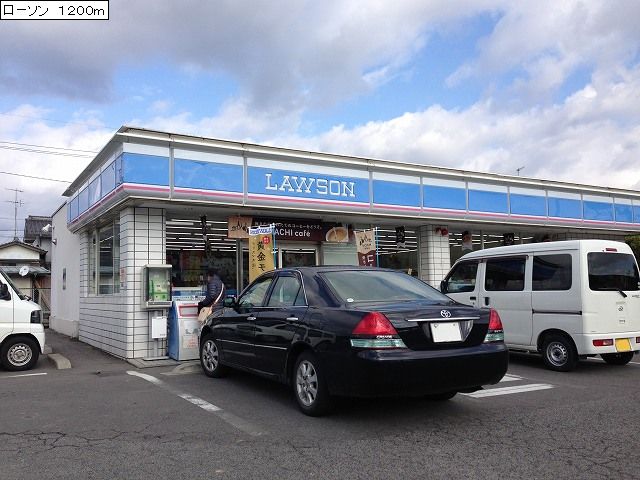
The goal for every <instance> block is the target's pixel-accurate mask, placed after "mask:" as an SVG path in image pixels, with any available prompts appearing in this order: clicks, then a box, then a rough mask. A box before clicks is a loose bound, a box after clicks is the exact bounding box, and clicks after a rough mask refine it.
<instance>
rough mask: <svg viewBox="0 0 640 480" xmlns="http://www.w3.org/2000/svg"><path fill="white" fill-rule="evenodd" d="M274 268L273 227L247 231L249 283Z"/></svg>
mask: <svg viewBox="0 0 640 480" xmlns="http://www.w3.org/2000/svg"><path fill="white" fill-rule="evenodd" d="M274 268H275V262H274V258H273V227H271V226H270V227H257V228H250V229H249V281H250V282H253V280H255V278H256V277H258V276H259V275H261V274H263V273H264V272H268V271H270V270H273V269H274Z"/></svg>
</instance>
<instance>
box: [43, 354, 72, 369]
mask: <svg viewBox="0 0 640 480" xmlns="http://www.w3.org/2000/svg"><path fill="white" fill-rule="evenodd" d="M47 357H48V358H49V361H50V362H51V363H53V365H54V366H55V367H56V368H57V369H58V370H65V369H67V368H71V362H70V361H69V360H68V359H67V357H64V356H62V355H60V354H59V353H50V354H49V355H47Z"/></svg>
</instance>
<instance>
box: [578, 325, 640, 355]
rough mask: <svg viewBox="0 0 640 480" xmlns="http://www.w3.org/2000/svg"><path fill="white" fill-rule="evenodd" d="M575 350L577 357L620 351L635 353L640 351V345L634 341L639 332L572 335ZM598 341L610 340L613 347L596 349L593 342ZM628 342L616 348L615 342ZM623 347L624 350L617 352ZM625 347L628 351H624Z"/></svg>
mask: <svg viewBox="0 0 640 480" xmlns="http://www.w3.org/2000/svg"><path fill="white" fill-rule="evenodd" d="M572 337H573V340H574V342H575V343H576V348H577V349H578V354H579V355H599V354H603V353H619V352H621V351H632V352H637V351H639V350H640V343H639V342H637V341H636V340H637V339H638V338H640V331H629V332H617V333H597V334H596V333H589V334H575V333H574V334H573V335H572ZM598 339H611V340H613V345H611V346H604V347H596V346H594V345H593V341H594V340H598ZM625 339H626V340H628V343H626V342H624V343H623V344H622V345H618V346H616V340H625ZM621 346H623V347H624V350H619V348H620V347H621ZM626 347H628V348H630V350H626Z"/></svg>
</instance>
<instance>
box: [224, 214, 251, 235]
mask: <svg viewBox="0 0 640 480" xmlns="http://www.w3.org/2000/svg"><path fill="white" fill-rule="evenodd" d="M252 222H253V217H240V216H235V217H229V218H228V220H227V232H228V234H227V238H249V228H251V223H252Z"/></svg>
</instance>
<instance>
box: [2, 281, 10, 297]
mask: <svg viewBox="0 0 640 480" xmlns="http://www.w3.org/2000/svg"><path fill="white" fill-rule="evenodd" d="M0 300H11V294H10V293H9V286H8V285H7V284H5V283H0Z"/></svg>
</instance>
